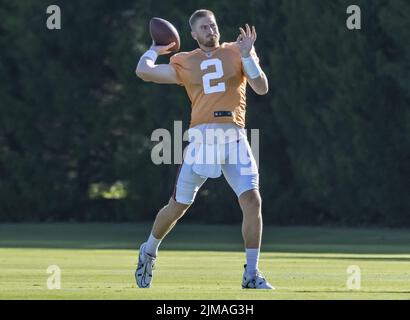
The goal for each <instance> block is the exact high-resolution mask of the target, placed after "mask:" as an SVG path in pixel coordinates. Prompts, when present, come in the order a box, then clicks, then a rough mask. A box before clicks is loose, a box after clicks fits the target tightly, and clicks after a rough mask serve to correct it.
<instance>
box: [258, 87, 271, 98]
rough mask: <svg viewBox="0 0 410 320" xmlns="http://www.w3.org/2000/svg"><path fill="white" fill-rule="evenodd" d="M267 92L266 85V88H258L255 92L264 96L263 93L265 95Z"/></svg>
mask: <svg viewBox="0 0 410 320" xmlns="http://www.w3.org/2000/svg"><path fill="white" fill-rule="evenodd" d="M268 92H269V88H268V87H266V88H263V89H260V90H259V91H258V92H256V93H257V94H258V95H260V96H264V95H267V94H268Z"/></svg>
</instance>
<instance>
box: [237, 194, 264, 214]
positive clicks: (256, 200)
mask: <svg viewBox="0 0 410 320" xmlns="http://www.w3.org/2000/svg"><path fill="white" fill-rule="evenodd" d="M240 200H241V201H240V202H241V204H242V206H243V207H245V208H246V209H248V210H252V211H257V212H259V213H260V211H261V208H262V198H261V196H260V194H259V192H258V191H257V190H249V191H246V192H244V193H243V194H242V195H241V196H240Z"/></svg>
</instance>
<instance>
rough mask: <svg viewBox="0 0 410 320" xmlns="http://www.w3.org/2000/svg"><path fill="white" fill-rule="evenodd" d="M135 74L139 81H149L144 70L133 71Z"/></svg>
mask: <svg viewBox="0 0 410 320" xmlns="http://www.w3.org/2000/svg"><path fill="white" fill-rule="evenodd" d="M135 74H136V76H137V77H138V78H140V79H141V80H144V81H149V79H148V73H147V72H145V71H144V70H142V69H139V68H137V69H136V70H135Z"/></svg>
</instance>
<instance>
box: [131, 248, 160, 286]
mask: <svg viewBox="0 0 410 320" xmlns="http://www.w3.org/2000/svg"><path fill="white" fill-rule="evenodd" d="M155 260H156V258H155V257H153V256H150V255H149V254H148V253H145V242H144V243H143V244H142V245H141V247H140V252H139V256H138V265H137V270H136V271H135V280H136V281H137V285H138V287H140V288H150V287H151V283H152V270H153V269H154V266H155Z"/></svg>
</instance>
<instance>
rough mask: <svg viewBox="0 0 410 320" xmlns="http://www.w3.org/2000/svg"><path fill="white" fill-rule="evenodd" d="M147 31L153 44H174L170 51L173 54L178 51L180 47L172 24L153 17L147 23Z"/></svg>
mask: <svg viewBox="0 0 410 320" xmlns="http://www.w3.org/2000/svg"><path fill="white" fill-rule="evenodd" d="M149 31H150V34H151V38H152V40H153V41H154V44H156V45H160V46H164V45H167V44H170V43H171V42H175V45H174V46H173V47H172V48H171V49H170V51H171V52H173V53H175V52H178V51H179V49H180V46H181V42H180V39H179V33H178V31H177V29H176V28H175V27H174V26H173V25H172V23H170V22H169V21H167V20H165V19H161V18H157V17H154V18H152V19H151V21H150V23H149Z"/></svg>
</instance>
